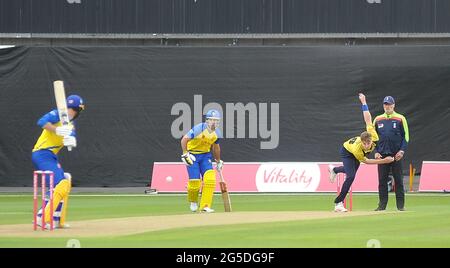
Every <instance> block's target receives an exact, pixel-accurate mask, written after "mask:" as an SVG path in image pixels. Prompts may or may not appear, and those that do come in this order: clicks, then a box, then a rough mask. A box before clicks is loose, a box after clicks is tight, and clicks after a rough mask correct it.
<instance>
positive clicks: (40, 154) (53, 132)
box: [31, 95, 84, 228]
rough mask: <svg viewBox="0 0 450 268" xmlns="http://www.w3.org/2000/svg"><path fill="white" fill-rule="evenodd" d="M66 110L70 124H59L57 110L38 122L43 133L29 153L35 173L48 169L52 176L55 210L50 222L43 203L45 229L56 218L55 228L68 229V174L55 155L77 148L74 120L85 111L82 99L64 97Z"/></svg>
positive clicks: (47, 178)
mask: <svg viewBox="0 0 450 268" xmlns="http://www.w3.org/2000/svg"><path fill="white" fill-rule="evenodd" d="M67 108H68V109H67V111H68V115H69V119H70V121H71V124H70V125H66V126H63V125H62V124H61V122H60V119H59V115H58V111H57V110H56V109H54V110H52V111H50V112H48V113H47V114H45V115H44V116H42V117H41V118H40V119H39V120H38V121H37V125H38V126H39V127H41V128H42V129H43V130H42V133H41V135H40V136H39V138H38V140H37V142H36V144H35V145H34V148H33V151H32V154H31V159H32V162H33V166H34V168H35V169H36V170H50V171H53V174H54V185H55V188H54V191H53V208H54V209H55V211H54V217H53V219H50V206H49V205H48V202H46V203H47V204H46V205H45V206H44V208H43V209H45V223H46V226H45V227H46V228H48V226H49V222H50V221H51V220H54V219H57V220H58V219H59V223H58V221H57V220H55V222H56V223H57V224H56V225H55V227H57V228H64V227H68V225H67V224H65V219H66V210H67V202H68V198H69V193H70V190H71V175H70V173H64V170H63V168H62V167H61V164H60V163H59V161H58V153H59V151H60V150H61V149H62V148H63V147H64V146H67V147H69V146H70V147H73V148H75V147H77V139H76V133H75V126H74V120H75V119H76V118H77V117H78V116H79V115H80V113H81V112H82V111H83V110H84V102H83V99H82V98H81V97H80V96H78V95H70V96H69V97H67ZM49 180H50V178H49V176H46V185H49ZM40 217H42V210H41V211H40V212H39V213H38V221H37V224H38V225H41V222H42V221H41V219H40Z"/></svg>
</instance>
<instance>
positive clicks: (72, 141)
mask: <svg viewBox="0 0 450 268" xmlns="http://www.w3.org/2000/svg"><path fill="white" fill-rule="evenodd" d="M63 144H64V146H67V147H77V139H76V138H75V137H74V136H65V137H64V138H63Z"/></svg>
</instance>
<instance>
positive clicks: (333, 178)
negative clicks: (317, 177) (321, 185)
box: [328, 165, 337, 183]
mask: <svg viewBox="0 0 450 268" xmlns="http://www.w3.org/2000/svg"><path fill="white" fill-rule="evenodd" d="M328 172H329V173H330V182H331V183H334V181H335V180H336V175H337V174H336V172H334V166H333V165H328Z"/></svg>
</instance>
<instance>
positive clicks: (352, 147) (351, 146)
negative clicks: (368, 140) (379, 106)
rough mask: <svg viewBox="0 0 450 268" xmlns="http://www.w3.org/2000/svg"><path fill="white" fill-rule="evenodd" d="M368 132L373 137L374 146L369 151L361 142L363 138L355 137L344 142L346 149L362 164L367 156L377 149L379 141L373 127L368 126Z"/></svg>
mask: <svg viewBox="0 0 450 268" xmlns="http://www.w3.org/2000/svg"><path fill="white" fill-rule="evenodd" d="M366 130H367V132H369V133H370V134H371V135H372V145H371V146H370V148H369V149H368V150H366V149H364V146H363V145H362V142H361V137H354V138H351V139H349V140H348V141H346V142H344V148H345V149H346V150H347V151H348V152H350V153H351V154H353V156H355V158H356V159H357V160H358V161H359V162H362V161H363V160H364V159H365V158H366V155H368V154H369V153H370V152H372V151H373V150H374V149H375V147H376V141H378V134H377V132H376V131H375V127H374V126H373V125H367V126H366Z"/></svg>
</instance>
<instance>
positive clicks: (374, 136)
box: [366, 125, 380, 141]
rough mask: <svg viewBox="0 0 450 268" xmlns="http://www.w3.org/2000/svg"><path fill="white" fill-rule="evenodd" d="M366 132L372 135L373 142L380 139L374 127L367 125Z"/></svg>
mask: <svg viewBox="0 0 450 268" xmlns="http://www.w3.org/2000/svg"><path fill="white" fill-rule="evenodd" d="M366 130H367V132H369V133H370V135H372V141H378V140H379V139H380V138H379V137H378V133H377V132H376V130H375V127H374V126H373V125H367V126H366Z"/></svg>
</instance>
